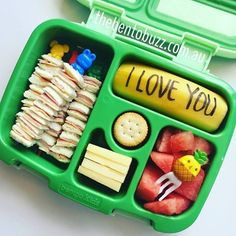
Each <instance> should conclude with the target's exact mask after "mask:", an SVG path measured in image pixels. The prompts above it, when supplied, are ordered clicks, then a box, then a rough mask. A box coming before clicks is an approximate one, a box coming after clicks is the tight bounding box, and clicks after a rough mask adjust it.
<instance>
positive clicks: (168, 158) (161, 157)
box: [151, 152, 174, 173]
mask: <svg viewBox="0 0 236 236" xmlns="http://www.w3.org/2000/svg"><path fill="white" fill-rule="evenodd" d="M151 159H152V161H153V162H154V163H155V164H156V165H157V166H158V167H159V168H160V169H161V170H162V171H164V172H165V173H168V172H170V171H171V169H172V164H173V160H174V156H173V155H170V154H167V153H161V152H151Z"/></svg>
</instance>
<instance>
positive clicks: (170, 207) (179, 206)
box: [144, 193, 191, 215]
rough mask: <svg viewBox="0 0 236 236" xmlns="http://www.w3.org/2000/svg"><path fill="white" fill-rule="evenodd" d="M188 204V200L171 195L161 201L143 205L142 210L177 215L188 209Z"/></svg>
mask: <svg viewBox="0 0 236 236" xmlns="http://www.w3.org/2000/svg"><path fill="white" fill-rule="evenodd" d="M190 203H191V201H190V200H189V199H187V198H185V197H183V196H180V195H179V194H176V193H172V194H170V195H169V196H167V197H166V198H165V199H164V200H162V201H155V202H148V203H145V204H144V208H145V209H147V210H149V211H151V212H154V213H159V214H164V215H177V214H180V213H182V212H183V211H185V210H186V209H188V207H189V205H190Z"/></svg>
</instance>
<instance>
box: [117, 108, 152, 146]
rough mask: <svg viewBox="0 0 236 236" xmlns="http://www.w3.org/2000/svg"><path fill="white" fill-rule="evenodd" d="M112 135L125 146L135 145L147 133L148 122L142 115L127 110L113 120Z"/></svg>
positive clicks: (143, 138) (141, 140)
mask: <svg viewBox="0 0 236 236" xmlns="http://www.w3.org/2000/svg"><path fill="white" fill-rule="evenodd" d="M113 132H114V137H115V139H116V141H117V142H118V143H120V144H121V145H123V146H125V147H136V146H138V145H139V144H141V143H142V142H143V141H144V140H145V138H146V137H147V134H148V124H147V121H146V120H145V119H144V117H143V116H141V115H139V114H138V113H135V112H127V113H124V114H122V115H121V116H119V117H118V119H117V120H116V121H115V124H114V128H113Z"/></svg>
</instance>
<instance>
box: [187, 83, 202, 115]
mask: <svg viewBox="0 0 236 236" xmlns="http://www.w3.org/2000/svg"><path fill="white" fill-rule="evenodd" d="M186 85H187V88H188V91H189V95H190V97H189V101H188V104H187V105H186V108H185V109H186V110H188V109H189V107H190V105H191V103H192V100H193V95H194V94H195V93H197V92H198V91H199V87H197V88H196V89H195V90H194V91H193V92H192V91H191V88H190V86H189V84H186Z"/></svg>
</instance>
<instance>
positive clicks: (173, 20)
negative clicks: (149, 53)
mask: <svg viewBox="0 0 236 236" xmlns="http://www.w3.org/2000/svg"><path fill="white" fill-rule="evenodd" d="M77 1H78V2H80V3H82V4H84V5H86V6H87V7H89V8H90V9H91V14H90V17H89V19H88V22H87V25H88V26H89V27H91V28H94V29H95V30H97V31H100V32H101V31H103V33H106V34H110V35H112V36H114V37H116V38H120V39H122V40H123V41H127V42H128V41H129V42H132V43H133V44H136V45H139V46H140V47H145V48H146V49H150V50H156V51H162V53H164V54H166V56H167V57H168V56H169V57H172V58H173V59H174V60H175V61H178V62H181V63H182V64H186V63H187V64H189V66H192V67H195V68H198V69H201V70H203V69H206V67H207V66H208V63H209V61H210V58H211V57H212V56H214V55H216V56H221V57H227V58H236V1H234V0H192V1H191V0H77ZM108 18H110V20H107V19H108ZM122 24H123V25H122ZM109 25H110V28H109V27H108V26H109ZM114 26H117V27H114ZM131 26H132V27H133V28H134V29H133V28H132V29H130V28H128V29H127V27H131ZM125 30H126V32H125V33H124V31H125ZM139 30H140V31H139ZM141 30H142V31H141ZM128 33H129V34H128ZM132 33H133V34H132ZM145 34H146V35H147V34H148V36H149V38H148V37H145ZM136 35H137V36H138V37H135V36H136ZM151 35H153V38H154V37H155V38H156V40H153V38H150V37H151ZM147 38H148V39H147ZM146 39H147V40H146ZM145 40H146V42H145ZM158 40H159V41H158ZM194 50H197V51H196V52H195V54H194ZM189 57H192V58H193V57H195V59H194V60H192V58H189ZM200 60H202V61H200ZM196 61H199V63H196Z"/></svg>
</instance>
